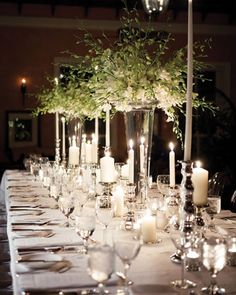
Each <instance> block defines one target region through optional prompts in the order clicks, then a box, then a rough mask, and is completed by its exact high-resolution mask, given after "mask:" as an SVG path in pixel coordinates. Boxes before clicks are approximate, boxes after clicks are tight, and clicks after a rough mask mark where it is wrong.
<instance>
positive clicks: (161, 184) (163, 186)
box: [157, 174, 170, 197]
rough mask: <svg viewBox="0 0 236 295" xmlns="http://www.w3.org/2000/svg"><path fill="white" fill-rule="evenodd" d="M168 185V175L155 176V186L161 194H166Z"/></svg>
mask: <svg viewBox="0 0 236 295" xmlns="http://www.w3.org/2000/svg"><path fill="white" fill-rule="evenodd" d="M169 186H170V176H169V175H165V174H159V175H158V176H157V187H158V190H159V191H160V193H161V194H162V196H163V197H164V196H165V195H168V192H169Z"/></svg>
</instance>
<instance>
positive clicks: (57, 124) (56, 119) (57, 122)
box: [55, 112, 59, 142]
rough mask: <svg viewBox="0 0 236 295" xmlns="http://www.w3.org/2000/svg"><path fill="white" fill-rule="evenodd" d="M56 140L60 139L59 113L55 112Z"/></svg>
mask: <svg viewBox="0 0 236 295" xmlns="http://www.w3.org/2000/svg"><path fill="white" fill-rule="evenodd" d="M55 128H56V142H58V140H59V114H58V112H56V114H55Z"/></svg>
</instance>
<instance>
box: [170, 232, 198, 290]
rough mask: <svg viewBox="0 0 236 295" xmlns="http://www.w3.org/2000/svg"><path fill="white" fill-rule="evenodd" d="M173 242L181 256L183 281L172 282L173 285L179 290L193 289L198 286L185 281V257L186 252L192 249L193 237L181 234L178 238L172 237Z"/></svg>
mask: <svg viewBox="0 0 236 295" xmlns="http://www.w3.org/2000/svg"><path fill="white" fill-rule="evenodd" d="M171 240H172V242H173V244H174V245H175V247H176V249H177V251H178V253H180V256H181V279H180V280H175V281H172V282H171V285H172V286H174V287H176V288H179V289H188V288H193V287H195V286H196V284H195V283H194V282H191V281H189V280H187V279H185V266H186V265H185V264H186V260H185V257H186V250H187V249H188V248H189V247H191V236H187V235H186V234H185V233H180V235H179V236H178V237H172V238H171Z"/></svg>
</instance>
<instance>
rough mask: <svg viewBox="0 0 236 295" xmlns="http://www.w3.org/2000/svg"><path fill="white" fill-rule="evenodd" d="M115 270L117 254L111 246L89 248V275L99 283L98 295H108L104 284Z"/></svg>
mask: <svg viewBox="0 0 236 295" xmlns="http://www.w3.org/2000/svg"><path fill="white" fill-rule="evenodd" d="M114 270H115V254H114V250H113V249H112V248H111V247H110V246H109V245H99V246H95V247H89V248H88V273H89V275H90V276H91V277H92V279H94V280H95V281H96V282H98V291H99V293H98V294H100V295H101V294H107V293H108V291H107V290H104V284H105V283H106V282H107V280H108V279H109V278H110V277H111V275H112V273H113V272H114Z"/></svg>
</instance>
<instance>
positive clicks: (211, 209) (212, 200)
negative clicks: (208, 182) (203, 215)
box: [206, 195, 221, 230]
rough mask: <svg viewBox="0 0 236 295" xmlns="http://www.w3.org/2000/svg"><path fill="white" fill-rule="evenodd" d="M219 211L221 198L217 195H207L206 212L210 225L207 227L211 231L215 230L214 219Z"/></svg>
mask: <svg viewBox="0 0 236 295" xmlns="http://www.w3.org/2000/svg"><path fill="white" fill-rule="evenodd" d="M220 211H221V196H218V195H209V196H208V206H207V208H206V212H207V213H208V214H209V215H210V218H211V220H210V223H209V224H208V227H209V228H210V229H212V230H214V229H215V223H214V217H215V215H216V214H219V213H220Z"/></svg>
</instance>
